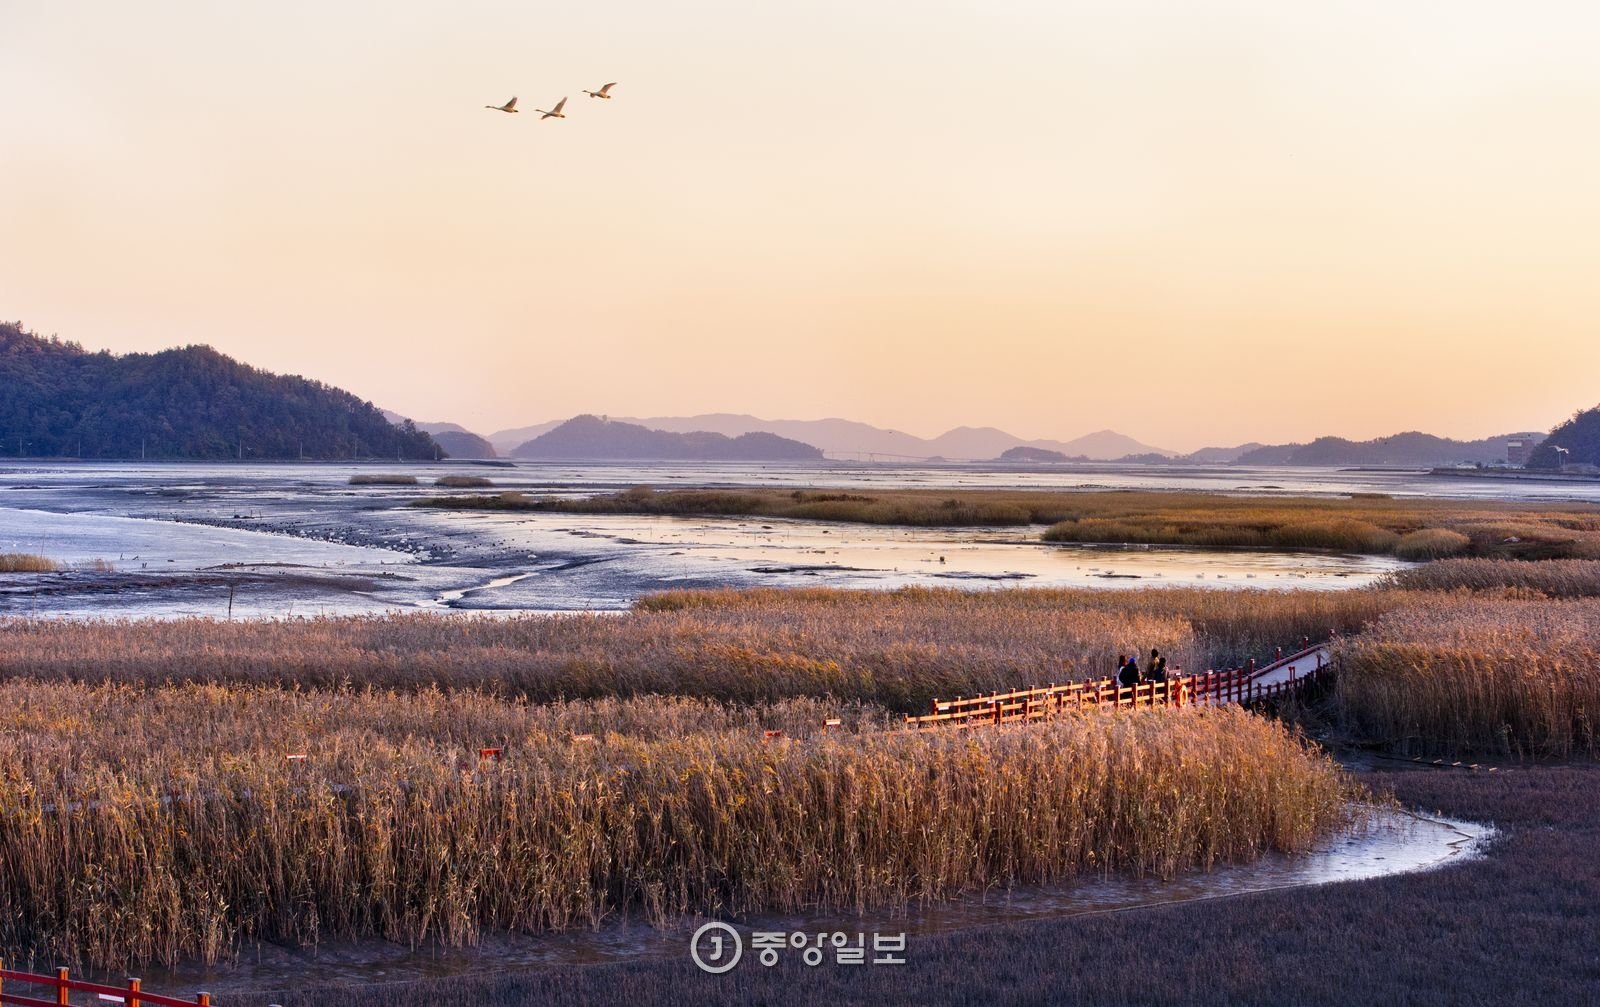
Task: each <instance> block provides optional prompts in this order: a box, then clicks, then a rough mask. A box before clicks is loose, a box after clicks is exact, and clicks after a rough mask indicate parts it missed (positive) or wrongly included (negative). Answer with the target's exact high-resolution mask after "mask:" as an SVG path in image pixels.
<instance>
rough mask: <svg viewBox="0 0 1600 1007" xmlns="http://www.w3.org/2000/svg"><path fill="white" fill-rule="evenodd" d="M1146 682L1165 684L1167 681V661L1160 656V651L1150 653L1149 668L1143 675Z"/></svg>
mask: <svg viewBox="0 0 1600 1007" xmlns="http://www.w3.org/2000/svg"><path fill="white" fill-rule="evenodd" d="M1144 677H1145V681H1147V682H1165V681H1166V680H1167V659H1166V658H1164V657H1162V656H1161V651H1159V650H1151V651H1150V666H1149V669H1148V670H1147V671H1146V672H1145V673H1144Z"/></svg>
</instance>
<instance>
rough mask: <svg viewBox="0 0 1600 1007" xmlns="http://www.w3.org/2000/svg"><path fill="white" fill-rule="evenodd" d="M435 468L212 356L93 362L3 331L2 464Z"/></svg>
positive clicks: (315, 384) (313, 387) (323, 403)
mask: <svg viewBox="0 0 1600 1007" xmlns="http://www.w3.org/2000/svg"><path fill="white" fill-rule="evenodd" d="M241 453H242V455H243V457H244V458H245V459H246V460H249V459H252V458H254V459H264V458H298V457H302V456H303V457H306V458H370V457H376V458H418V459H421V458H433V457H435V456H436V455H438V454H439V453H440V452H439V448H438V446H437V445H436V444H435V443H434V442H433V440H432V439H431V438H430V437H429V436H428V435H427V434H425V433H422V432H421V431H419V430H417V429H416V428H415V427H412V426H410V425H409V424H407V425H403V426H395V425H393V424H391V423H389V421H388V420H386V419H384V417H383V414H382V413H380V412H379V411H378V409H377V407H376V406H374V405H373V404H372V403H370V402H363V401H362V400H361V399H358V398H356V397H355V396H354V395H351V394H350V393H349V392H346V391H343V390H341V389H338V388H333V387H331V386H329V385H325V384H322V383H321V382H319V381H309V380H307V379H305V378H301V377H293V376H286V375H278V374H270V373H268V372H266V371H262V370H257V369H256V368H254V367H250V366H248V365H246V364H241V363H239V362H238V361H236V360H233V359H231V358H229V357H226V356H223V355H222V354H221V353H218V352H217V351H216V350H213V349H211V348H210V347H209V346H185V347H183V348H181V349H173V350H163V351H162V352H160V353H129V354H126V355H123V356H114V355H112V354H110V353H106V352H100V353H89V352H87V351H85V350H84V349H83V347H81V346H79V345H78V344H76V343H70V342H63V341H62V340H60V339H54V338H51V339H45V338H43V337H40V336H36V335H34V334H32V333H30V332H28V331H27V330H26V329H24V328H23V327H22V325H21V324H20V323H0V457H3V456H9V457H17V456H19V455H25V456H33V457H40V456H44V457H49V456H63V455H65V456H71V457H83V458H138V457H141V455H142V456H143V457H146V458H237V457H240V455H241Z"/></svg>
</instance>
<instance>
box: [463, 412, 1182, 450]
mask: <svg viewBox="0 0 1600 1007" xmlns="http://www.w3.org/2000/svg"><path fill="white" fill-rule="evenodd" d="M609 419H612V420H615V421H616V422H620V423H631V424H635V425H638V426H642V427H646V428H649V429H653V430H660V431H666V432H669V433H693V432H697V431H704V432H708V433H719V434H722V435H723V436H725V437H738V436H741V435H743V434H750V433H770V434H776V435H778V436H780V437H784V438H788V439H790V440H795V441H799V442H801V443H802V444H809V445H812V446H814V447H817V448H820V449H821V450H822V451H823V452H824V453H825V454H826V455H827V456H829V457H833V458H861V459H867V458H872V457H877V458H880V459H882V460H885V461H920V460H924V459H930V458H945V459H949V460H952V461H955V460H972V461H988V460H991V459H994V458H997V457H999V456H1000V455H1002V454H1004V453H1005V452H1006V451H1008V450H1010V449H1012V448H1016V447H1031V448H1039V449H1041V450H1045V451H1055V452H1059V453H1060V454H1063V455H1067V456H1074V457H1075V456H1082V457H1085V458H1088V459H1091V460H1095V461H1110V460H1113V459H1117V458H1121V457H1123V456H1125V455H1131V454H1160V455H1165V456H1168V457H1172V456H1175V454H1176V453H1175V452H1172V451H1166V450H1163V449H1161V448H1154V447H1151V446H1150V445H1148V444H1143V443H1140V442H1139V441H1136V440H1134V439H1133V438H1132V437H1128V436H1126V435H1123V434H1119V433H1117V432H1116V431H1114V430H1100V431H1097V432H1095V433H1092V434H1086V435H1084V436H1082V437H1078V438H1075V439H1073V440H1070V441H1054V440H1031V441H1029V440H1023V439H1022V438H1020V437H1017V436H1015V435H1013V434H1010V433H1007V432H1006V431H1004V430H998V429H996V428H994V427H956V428H955V429H953V430H948V431H946V432H945V433H943V434H940V435H939V436H938V437H933V438H924V437H918V436H916V435H915V434H908V433H905V432H903V431H899V430H887V429H884V428H882V427H875V426H872V425H871V424H867V423H860V422H857V421H854V420H845V419H837V418H833V419H822V420H764V419H761V418H759V417H756V416H749V415H745V414H738V413H704V414H701V415H698V416H655V417H647V418H639V417H609ZM563 422H565V421H562V420H554V421H551V422H548V423H540V424H536V425H534V426H530V427H517V428H514V429H510V430H500V431H497V432H495V433H492V434H490V435H489V441H490V443H492V444H493V445H494V446H495V448H496V449H497V450H499V451H500V452H501V453H502V454H505V453H510V452H512V451H513V450H514V449H515V448H516V447H517V446H518V445H520V444H523V443H525V442H527V441H530V440H532V439H534V438H536V437H538V436H540V435H541V434H545V433H548V432H549V431H551V430H554V429H555V428H556V427H558V426H560V425H561V423H563Z"/></svg>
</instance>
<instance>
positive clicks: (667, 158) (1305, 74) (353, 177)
mask: <svg viewBox="0 0 1600 1007" xmlns="http://www.w3.org/2000/svg"><path fill="white" fill-rule="evenodd" d="M1597 42H1600V8H1594V7H1592V6H1589V5H1580V4H1576V3H1553V2H1545V3H1533V4H1525V5H1519V6H1518V7H1517V8H1515V9H1512V8H1510V7H1507V6H1505V5H1500V4H1491V3H1461V4H1456V5H1451V6H1450V7H1449V8H1448V9H1447V10H1443V9H1441V8H1439V7H1438V6H1437V5H1432V4H1423V3H1398V4H1396V3H1382V4H1380V3H1375V2H1374V3H1353V4H1348V5H1342V6H1341V7H1339V8H1338V9H1320V8H1319V9H1311V8H1299V7H1298V6H1296V7H1294V8H1289V7H1287V6H1286V5H1273V4H1268V3H1264V2H1228V3H1215V4H1211V5H1208V7H1207V9H1206V10H1204V11H1200V10H1196V9H1194V8H1193V7H1192V6H1189V5H1178V4H1171V3H1150V2H1144V3H1140V2H1132V3H1116V4H1112V3H1089V2H1065V3H1057V4H1044V3H1038V2H1032V0H1029V2H1020V0H1016V2H1009V3H997V4H984V5H981V6H979V5H971V6H967V5H961V4H936V5H927V6H925V7H924V8H919V9H918V10H917V12H916V16H915V18H908V17H907V16H906V15H904V14H903V13H902V12H901V8H900V7H898V6H897V5H889V4H882V3H877V4H873V3H852V4H847V3H841V2H837V0H824V2H822V3H818V4H813V5H807V6H806V7H804V8H798V9H792V10H783V9H777V8H771V7H762V6H759V5H757V6H752V5H744V4H735V3H732V2H730V0H704V2H700V3H695V4H691V5H652V4H645V3H640V2H637V0H618V2H615V3H612V4H609V5H605V6H588V7H585V6H572V7H570V8H565V7H563V8H554V7H549V8H542V7H529V6H527V5H518V4H511V3H499V2H496V3H488V2H479V3H463V4H456V5H451V6H450V7H448V8H443V7H435V6H433V5H423V4H417V3H408V2H396V3H390V4H384V5H378V4H371V3H351V4H344V5H338V6H337V7H332V8H330V7H328V6H327V5H321V4H314V3H309V2H305V0H295V2H288V3H284V4H278V5H273V6H272V7H271V8H254V7H234V6H229V7H218V6H216V5H212V4H207V3H202V2H200V0H170V2H164V3H158V4H155V5H144V6H140V7H138V8H137V9H136V8H133V7H129V6H127V5H121V4H114V3H109V2H72V0H68V2H63V3H58V4H51V5H48V6H28V5H19V4H9V5H7V4H0V178H3V179H4V180H5V184H4V185H0V233H4V234H5V235H6V237H7V240H6V241H4V242H0V316H4V317H7V318H15V319H20V320H21V321H22V322H23V323H24V324H26V325H28V326H29V327H30V328H32V329H33V330H34V331H37V332H40V333H44V334H52V333H54V334H59V335H60V336H61V337H62V338H64V339H70V340H73V341H76V342H80V343H82V344H84V345H85V346H86V347H88V348H90V349H101V348H106V349H111V350H114V351H117V352H124V351H133V350H139V351H150V350H158V349H163V348H166V347H168V346H175V345H181V344H188V343H208V344H211V345H213V346H215V347H217V348H218V349H219V350H221V351H223V352H225V353H228V354H229V355H232V356H234V357H237V358H239V359H241V360H244V361H246V362H248V363H250V364H253V365H255V366H258V367H263V368H266V369H269V370H273V371H279V372H286V373H297V374H304V375H306V376H308V377H313V378H317V379H319V380H323V381H326V382H328V383H330V384H334V385H338V386H340V387H344V388H347V389H349V390H350V391H352V392H355V393H356V394H358V395H360V396H361V397H363V398H365V399H370V400H372V401H374V402H376V403H377V404H379V405H381V406H383V407H385V408H388V409H391V410H394V411H396V412H399V413H402V414H404V415H410V416H414V417H416V418H418V419H421V420H426V421H435V422H454V423H459V424H461V425H463V426H465V427H467V428H468V429H471V430H474V431H477V432H479V433H484V434H488V433H493V432H495V431H497V430H502V429H508V428H514V427H520V426H526V425H530V424H534V423H539V422H544V421H546V420H548V419H553V418H556V417H563V416H571V415H574V414H577V413H582V412H594V413H605V414H610V415H630V416H646V417H648V416H672V415H695V414H701V413H709V412H729V413H746V414H751V415H756V416H761V417H763V418H769V419H771V418H776V417H817V418H823V417H840V418H846V419H851V420H857V421H860V422H865V423H870V424H873V425H875V426H880V427H886V428H892V429H896V430H901V431H906V432H910V433H915V434H917V435H918V436H923V437H934V436H937V435H938V434H940V433H943V432H945V431H947V430H949V429H951V428H954V427H959V426H993V427H998V428H1000V429H1003V430H1006V431H1008V432H1010V433H1013V434H1015V435H1017V436H1019V437H1022V438H1025V439H1057V440H1070V439H1072V438H1075V437H1078V436H1081V435H1083V434H1085V433H1089V432H1092V431H1097V430H1102V429H1113V430H1116V431H1118V432H1120V433H1123V434H1126V435H1128V436H1130V437H1133V438H1136V439H1137V440H1139V441H1142V442H1144V443H1147V444H1151V445H1155V446H1159V447H1162V448H1166V449H1171V450H1176V451H1191V450H1194V449H1197V448H1200V447H1204V446H1227V445H1233V444H1238V443H1243V442H1246V441H1251V440H1260V441H1269V442H1288V441H1306V440H1310V439H1311V438H1313V437H1317V436H1321V435H1325V434H1331V435H1338V436H1344V437H1349V438H1351V439H1356V440H1362V439H1369V438H1372V437H1377V436H1386V435H1390V434H1394V433H1398V432H1401V431H1405V430H1420V431H1424V432H1427V433H1433V434H1437V435H1440V436H1448V437H1455V438H1460V439H1479V438H1483V437H1487V436H1492V435H1498V434H1504V433H1510V432H1515V431H1520V430H1530V429H1538V430H1548V429H1549V428H1551V427H1553V426H1554V425H1556V424H1557V423H1559V422H1561V421H1562V420H1563V419H1565V418H1566V417H1567V416H1569V415H1570V414H1571V413H1572V412H1573V411H1574V410H1576V409H1579V408H1584V407H1587V406H1591V405H1593V404H1594V403H1595V402H1596V401H1597V400H1600V390H1597V389H1596V388H1595V383H1594V379H1593V375H1595V374H1596V373H1600V339H1596V338H1595V332H1594V328H1595V321H1594V318H1595V309H1596V308H1597V307H1600V303H1597V302H1600V298H1597V296H1596V294H1595V293H1594V283H1593V277H1594V276H1595V275H1597V274H1600V190H1597V189H1596V187H1595V186H1594V184H1593V179H1594V178H1595V177H1596V173H1597V169H1600V138H1597V137H1596V136H1595V134H1594V131H1593V130H1592V129H1588V128H1587V125H1588V124H1589V123H1592V122H1593V121H1594V120H1595V115H1596V113H1597V112H1600V62H1597V61H1595V60H1594V59H1593V51H1594V48H1595V44H1596V43H1597ZM612 80H615V81H618V82H619V84H618V85H617V87H616V89H615V90H614V92H613V94H614V95H615V97H614V99H613V100H611V101H598V100H593V99H590V98H587V97H585V96H584V95H583V94H582V93H581V89H583V88H591V89H592V88H597V87H598V86H599V85H600V84H602V83H604V82H606V81H612ZM513 94H515V95H517V96H518V97H519V99H520V102H519V107H521V108H522V109H524V110H526V111H525V112H524V114H520V115H515V116H508V115H503V114H500V113H497V112H492V111H489V110H486V109H484V108H483V107H482V106H483V105H485V104H490V103H494V104H498V103H500V102H503V101H504V100H505V99H507V98H509V97H510V96H511V95H513ZM563 95H566V96H569V101H568V105H567V109H566V111H567V113H568V116H569V118H567V119H565V120H556V121H548V122H546V121H540V120H539V119H538V116H537V115H536V114H534V113H533V112H532V109H534V108H535V107H539V108H548V107H550V106H549V104H548V103H550V102H554V101H556V100H558V99H559V98H560V97H562V96H563Z"/></svg>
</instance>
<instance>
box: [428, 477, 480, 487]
mask: <svg viewBox="0 0 1600 1007" xmlns="http://www.w3.org/2000/svg"><path fill="white" fill-rule="evenodd" d="M433 484H434V485H435V486H443V487H444V488H446V489H483V488H485V487H488V486H493V485H494V480H493V479H486V478H484V477H483V476H440V477H439V478H437V479H435V480H434V481H433Z"/></svg>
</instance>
